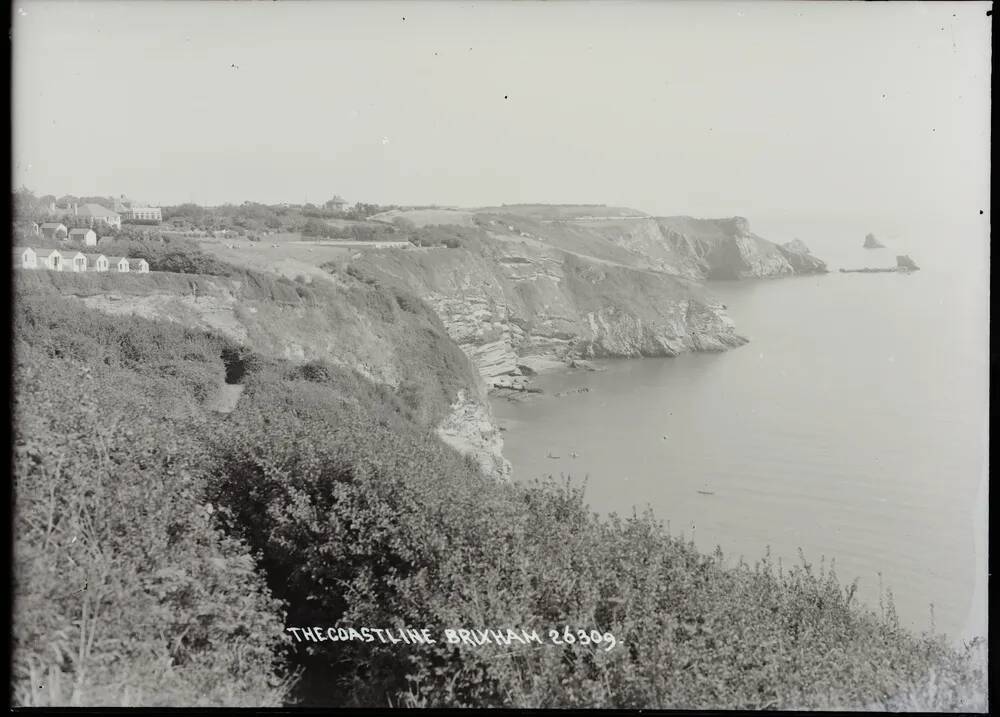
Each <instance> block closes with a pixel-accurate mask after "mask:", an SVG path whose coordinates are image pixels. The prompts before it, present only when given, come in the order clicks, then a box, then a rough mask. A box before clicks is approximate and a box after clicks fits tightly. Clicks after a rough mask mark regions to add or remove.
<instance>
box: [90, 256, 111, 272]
mask: <svg viewBox="0 0 1000 717" xmlns="http://www.w3.org/2000/svg"><path fill="white" fill-rule="evenodd" d="M85 256H86V257H87V271H107V270H108V257H106V256H104V254H85Z"/></svg>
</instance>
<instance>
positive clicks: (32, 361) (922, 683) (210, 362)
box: [14, 284, 985, 710]
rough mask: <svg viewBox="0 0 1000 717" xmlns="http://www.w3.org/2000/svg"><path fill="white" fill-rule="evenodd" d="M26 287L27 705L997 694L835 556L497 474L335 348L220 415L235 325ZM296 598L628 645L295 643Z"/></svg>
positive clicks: (333, 613) (22, 684)
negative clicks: (118, 309) (900, 618)
mask: <svg viewBox="0 0 1000 717" xmlns="http://www.w3.org/2000/svg"><path fill="white" fill-rule="evenodd" d="M368 286H370V287H371V288H372V291H373V292H375V291H383V290H381V289H378V287H375V286H374V285H368ZM248 290H249V289H248ZM253 291H262V292H263V291H264V288H261V287H258V288H256V289H253ZM19 292H20V293H19V297H18V303H17V306H16V319H17V324H16V332H17V333H16V335H17V338H18V351H17V358H18V365H17V368H16V373H15V381H16V383H15V387H16V395H17V396H18V399H19V400H18V401H17V404H16V406H15V412H16V418H17V421H16V426H17V436H16V450H15V471H14V476H15V494H16V498H17V507H18V509H17V511H16V513H15V515H16V520H17V525H16V528H15V550H16V552H15V579H16V585H15V592H16V595H17V597H18V606H19V607H18V608H17V611H16V613H15V625H14V647H15V653H14V658H15V662H14V686H15V697H16V699H17V701H18V702H19V703H21V704H33V703H39V702H49V703H59V704H67V703H71V702H76V703H79V704H124V703H134V704H195V703H201V704H274V703H275V702H278V701H280V700H282V699H285V698H286V696H287V695H288V691H287V685H284V686H283V683H282V680H283V679H284V678H285V677H286V676H287V675H288V674H289V672H290V670H291V669H292V668H293V667H295V666H296V665H298V666H303V667H306V668H308V672H307V675H306V679H305V680H303V682H302V683H301V684H300V687H299V689H298V691H297V692H296V693H295V694H297V695H298V696H300V697H303V698H307V699H308V698H309V697H313V698H317V696H319V698H321V699H322V701H324V702H326V703H330V702H331V701H332V702H335V703H337V704H344V705H352V704H355V705H372V706H384V705H386V704H390V703H391V704H412V705H430V704H434V705H508V706H568V705H581V706H622V707H654V706H662V707H669V706H672V707H688V708H692V707H701V708H712V707H747V708H760V707H775V708H782V707H784V708H788V707H799V708H808V707H841V706H850V707H871V706H874V707H881V708H903V709H914V708H924V709H944V710H948V709H963V708H964V709H970V708H976V707H979V706H982V705H983V703H982V702H981V701H980V702H976V701H975V700H977V699H978V700H981V699H982V695H983V694H984V689H985V683H984V680H985V677H984V675H983V674H982V673H981V672H977V671H976V670H975V669H974V667H973V666H972V665H971V664H970V662H969V656H968V655H964V654H960V653H957V652H954V651H952V650H950V649H948V648H947V647H946V646H945V645H944V644H943V642H941V641H939V640H937V639H934V638H931V637H928V636H915V635H912V634H909V633H907V632H906V631H905V630H902V629H900V628H899V627H898V625H897V624H896V622H895V619H894V616H893V614H892V611H891V606H890V608H889V609H888V610H887V611H884V612H883V613H882V614H878V615H876V614H873V613H871V612H868V611H866V610H864V609H863V608H861V607H859V606H858V605H856V604H854V603H853V601H852V597H853V590H851V589H850V588H847V589H844V588H842V587H841V586H840V585H839V584H838V583H837V582H836V579H835V578H834V576H832V575H830V574H828V573H827V572H825V571H817V570H815V569H814V568H813V567H812V566H809V565H808V564H803V565H802V566H799V567H797V568H795V569H793V570H791V571H783V572H778V571H776V570H775V569H774V567H773V566H771V565H769V564H768V563H767V562H766V561H764V562H762V563H759V564H758V565H756V566H748V565H743V566H741V567H739V568H736V569H725V568H723V567H722V564H721V563H722V561H721V560H720V558H719V556H706V555H701V554H699V553H697V552H696V551H695V550H694V548H693V547H692V546H691V545H690V544H689V543H687V542H685V541H683V540H680V539H678V538H674V537H671V536H670V535H668V534H667V533H666V532H665V531H664V529H663V527H662V526H661V525H660V524H658V523H657V521H656V520H655V519H653V518H652V517H651V516H632V517H628V518H617V517H612V518H610V519H604V518H599V517H597V516H596V515H594V514H593V513H591V512H590V511H589V510H588V509H587V507H586V506H585V504H584V503H583V500H582V496H581V495H580V493H579V492H578V491H576V490H574V489H572V488H567V487H566V486H563V485H559V484H555V483H545V484H540V485H533V486H520V485H506V484H496V483H484V482H483V481H482V480H481V479H480V478H479V477H478V476H477V475H476V473H475V472H474V469H473V468H472V466H470V464H469V463H468V462H467V461H465V460H464V459H462V458H461V457H459V456H458V454H456V453H455V452H454V451H451V450H450V449H448V448H446V447H445V446H444V445H443V444H441V443H440V442H439V441H437V440H436V439H435V438H434V437H433V435H431V434H430V432H429V431H428V430H427V429H426V428H425V427H423V426H422V424H421V423H419V422H417V421H415V420H414V419H413V416H414V410H413V406H408V405H407V402H406V397H404V396H399V395H397V394H395V393H393V392H391V391H387V390H386V389H385V388H384V387H379V386H376V385H373V384H371V383H369V382H368V381H366V380H364V379H363V378H361V377H359V376H358V375H357V374H355V373H353V372H352V371H349V370H346V369H343V368H338V367H335V366H328V365H322V364H319V363H311V364H307V365H298V366H296V365H291V364H287V363H285V362H282V361H276V360H269V359H254V360H250V359H252V358H253V357H252V356H247V359H248V360H247V366H248V368H249V369H250V373H249V374H248V376H247V378H246V384H247V388H246V391H245V393H244V398H243V399H242V400H241V402H240V404H239V406H238V407H237V409H236V410H235V411H234V412H233V413H232V414H230V415H229V417H228V418H226V419H215V420H212V419H211V417H210V416H208V415H206V414H205V412H204V407H203V404H202V401H203V400H204V399H203V392H202V391H200V390H199V386H205V385H209V384H211V383H212V382H214V381H217V380H218V378H219V375H220V372H221V365H220V364H219V362H218V360H217V358H216V357H217V356H218V355H219V353H218V352H219V351H220V350H221V349H222V348H225V347H226V342H225V341H223V340H222V339H219V338H216V337H213V336H210V335H206V334H202V333H200V332H195V331H190V330H185V329H184V328H183V327H179V326H177V325H174V324H167V323H163V322H150V321H146V320H143V319H138V318H132V319H128V320H123V319H121V318H118V319H115V318H111V317H107V316H104V315H102V314H98V313H96V312H93V311H90V310H87V309H85V308H83V307H81V306H79V305H76V304H75V303H73V302H72V300H70V299H64V298H60V297H57V296H55V295H53V294H51V293H41V292H40V291H39V287H38V286H26V285H24V284H20V285H19ZM365 296H368V297H369V298H371V297H373V295H372V294H366V295H365ZM396 298H398V297H395V296H394V295H393V294H392V293H383V294H382V296H381V297H380V298H371V300H373V301H382V302H384V303H383V305H384V306H389V305H391V303H392V302H393V301H395V300H396ZM251 556H252V557H251ZM84 585H86V586H87V589H86V590H82V589H81V587H78V586H84ZM276 600H278V601H280V602H276ZM285 612H287V618H285V616H284V614H283V613H285ZM282 624H289V625H303V624H305V625H309V624H322V625H331V624H340V625H354V626H362V625H372V626H392V625H402V624H406V625H410V626H420V627H423V626H427V627H430V628H431V629H432V630H433V631H434V632H440V630H441V629H443V628H445V627H516V628H522V627H523V628H529V629H530V628H537V629H538V630H539V631H540V632H542V633H543V634H545V631H547V630H548V629H551V628H559V629H562V626H564V625H569V626H573V627H582V628H587V629H591V628H598V629H601V630H605V631H610V632H612V633H613V634H614V635H615V636H616V638H617V639H618V641H619V643H620V644H619V647H617V648H616V649H615V650H612V651H610V652H604V651H597V650H594V649H593V648H592V647H589V646H584V645H581V644H579V643H577V644H574V645H568V646H562V647H557V646H554V645H545V646H531V647H529V648H527V649H523V650H518V649H503V650H498V649H497V648H495V647H489V646H487V647H482V648H472V647H468V646H463V647H458V648H455V647H452V646H448V645H444V644H438V645H433V646H426V647H421V648H411V649H408V650H402V649H400V648H398V647H393V646H386V645H382V644H380V643H378V642H376V643H349V644H345V645H339V646H338V648H337V649H336V650H333V649H330V646H329V645H320V646H318V648H317V649H314V650H307V649H305V646H298V648H297V649H295V650H293V651H291V652H289V651H288V647H289V646H288V645H287V642H286V641H283V640H282V639H281V634H282V632H281V628H282ZM40 675H47V676H48V679H47V680H43V682H44V683H45V684H46V685H48V687H47V689H46V690H42V691H37V690H36V689H35V685H36V682H37V681H38V680H39V676H40ZM970 700H971V701H970Z"/></svg>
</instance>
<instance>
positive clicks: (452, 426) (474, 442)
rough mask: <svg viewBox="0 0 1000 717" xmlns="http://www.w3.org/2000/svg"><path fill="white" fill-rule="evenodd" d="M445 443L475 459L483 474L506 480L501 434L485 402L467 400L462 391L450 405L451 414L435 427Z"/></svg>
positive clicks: (506, 471)
mask: <svg viewBox="0 0 1000 717" xmlns="http://www.w3.org/2000/svg"><path fill="white" fill-rule="evenodd" d="M437 433H438V435H439V436H440V437H441V440H443V441H444V442H445V443H447V444H448V445H449V446H451V447H452V448H454V449H455V450H457V451H458V452H459V453H463V454H466V455H469V456H472V458H473V459H474V460H475V461H476V463H477V464H478V466H479V470H480V472H482V473H483V474H484V475H486V476H489V477H492V478H496V479H497V480H507V479H509V478H510V473H511V466H510V462H509V461H508V460H507V459H506V458H504V457H503V453H502V451H503V436H502V435H501V433H500V429H499V428H498V427H497V424H496V421H495V419H494V418H493V414H492V411H491V410H490V407H489V404H487V403H484V402H481V401H476V400H470V399H469V398H468V397H467V396H466V395H465V392H464V391H459V393H458V398H457V399H456V400H455V402H454V403H453V404H452V406H451V413H450V414H449V415H448V417H447V418H446V419H445V420H444V422H443V423H442V424H441V425H440V426H439V427H438V429H437Z"/></svg>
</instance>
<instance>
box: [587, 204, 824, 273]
mask: <svg viewBox="0 0 1000 717" xmlns="http://www.w3.org/2000/svg"><path fill="white" fill-rule="evenodd" d="M590 229H591V230H592V231H595V232H600V233H602V234H603V235H604V236H605V237H606V238H607V239H608V240H609V241H612V242H614V243H616V244H618V245H620V246H622V247H625V248H627V249H629V250H630V251H632V252H634V253H636V254H640V255H642V256H645V257H646V258H647V259H648V260H649V261H650V262H651V264H652V266H654V267H656V268H658V269H660V270H662V271H667V272H671V273H676V274H680V275H683V276H688V277H691V278H696V279H709V280H713V279H729V280H733V279H759V278H766V277H773V276H786V275H792V274H813V273H824V272H826V271H827V269H826V264H825V263H824V262H823V261H822V260H820V259H818V258H816V257H814V256H812V254H810V253H809V251H808V249H805V251H802V250H800V248H799V246H798V245H796V244H793V243H790V246H789V245H785V246H779V245H777V244H775V243H773V242H771V241H768V240H767V239H764V238H762V237H760V236H757V235H756V234H754V233H753V232H751V231H750V223H749V222H748V221H747V220H746V219H744V218H743V217H731V218H728V219H695V218H692V217H651V218H648V219H636V220H624V221H615V220H609V221H605V222H601V223H592V224H591V226H590ZM799 245H801V242H799ZM801 246H802V247H804V245H801Z"/></svg>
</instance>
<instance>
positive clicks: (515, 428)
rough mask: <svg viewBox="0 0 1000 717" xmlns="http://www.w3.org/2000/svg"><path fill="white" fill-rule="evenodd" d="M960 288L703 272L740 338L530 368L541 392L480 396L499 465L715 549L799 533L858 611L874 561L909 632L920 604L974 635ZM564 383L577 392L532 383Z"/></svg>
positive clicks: (973, 507)
mask: <svg viewBox="0 0 1000 717" xmlns="http://www.w3.org/2000/svg"><path fill="white" fill-rule="evenodd" d="M915 258H917V257H915ZM917 261H918V263H921V264H922V265H923V264H925V263H926V262H921V261H920V259H917ZM845 265H846V264H845ZM973 288H974V287H969V286H968V285H964V284H961V283H960V282H955V281H954V280H953V277H951V276H949V275H947V274H946V273H944V272H935V271H934V270H933V268H931V269H930V270H926V269H925V270H924V271H922V272H920V273H917V274H914V275H911V276H897V275H893V274H839V273H836V272H835V273H832V274H829V275H826V276H818V277H799V278H793V279H785V280H780V281H763V282H749V283H732V284H730V283H725V284H713V285H711V289H712V291H713V293H714V294H716V296H718V297H719V298H720V299H721V300H722V301H724V302H725V303H726V304H727V305H728V307H729V311H730V313H731V314H732V316H733V318H734V320H735V321H736V325H737V327H738V328H739V330H740V331H741V333H744V334H745V335H747V336H748V337H749V338H750V339H751V343H749V344H747V345H746V346H744V347H741V348H739V349H735V350H732V351H729V352H726V353H723V354H700V355H684V356H680V357H678V358H676V359H641V360H633V361H606V362H600V363H601V366H602V367H603V368H605V370H604V371H601V372H596V373H591V372H584V371H574V372H570V373H565V374H560V375H549V376H544V377H541V378H540V379H538V384H537V385H539V386H541V387H542V388H543V389H544V390H545V391H546V395H545V396H543V397H540V398H538V399H535V400H529V401H526V402H524V403H511V402H508V401H506V400H502V399H501V400H496V401H494V410H495V411H496V413H497V416H498V418H499V419H500V420H501V422H502V424H503V425H505V426H506V427H507V432H506V434H505V454H506V455H507V457H508V458H509V459H510V460H511V462H512V464H513V466H514V472H515V479H518V480H523V479H530V478H532V477H535V476H541V475H546V474H552V475H559V474H567V475H572V476H574V477H578V478H580V479H583V478H584V477H586V478H587V500H588V502H589V503H590V505H591V507H592V508H593V509H594V510H598V511H601V512H611V511H616V512H620V513H623V512H631V510H632V508H633V506H639V507H640V508H641V507H642V506H644V505H646V504H649V505H651V506H652V507H653V508H654V510H655V511H656V513H657V515H658V516H659V517H661V518H662V519H664V520H665V521H666V520H668V521H670V525H671V530H672V532H674V533H681V532H683V533H684V534H685V535H691V534H693V535H694V539H695V542H696V543H697V544H698V545H699V546H700V547H701V548H702V549H705V550H711V549H713V548H714V547H715V546H716V545H720V546H721V547H722V549H723V551H724V552H725V553H726V554H727V555H728V556H729V557H730V558H731V559H733V560H734V561H735V560H736V559H737V558H738V557H739V556H740V555H743V556H744V557H746V559H748V560H751V561H752V560H754V559H756V558H758V557H760V556H761V555H762V554H763V552H764V551H765V549H766V547H767V546H770V548H771V551H772V554H773V555H775V556H777V557H781V558H782V559H783V560H784V561H785V562H786V564H787V563H788V562H789V561H794V560H796V559H797V558H796V556H797V548H799V547H801V548H802V549H803V551H804V552H805V556H806V558H807V559H809V560H810V561H811V562H815V563H817V564H818V563H819V561H820V558H821V556H825V557H826V559H827V561H828V562H829V560H830V559H835V561H836V570H837V574H838V575H839V576H840V578H841V580H842V582H848V581H850V580H851V579H853V578H855V577H858V578H859V579H860V582H859V596H860V597H861V598H862V599H863V600H865V601H867V602H868V604H869V605H871V606H872V607H875V606H877V604H878V594H879V577H878V576H879V573H880V572H881V574H882V576H883V582H884V584H885V585H886V586H887V587H889V588H891V589H892V591H893V593H894V599H895V602H896V606H897V609H898V612H899V615H900V619H901V620H902V621H904V622H905V623H907V624H909V625H911V626H913V627H915V628H917V629H923V628H926V627H928V626H929V622H930V608H929V604H930V603H933V604H934V606H935V607H934V613H935V621H936V626H937V629H938V630H939V631H944V632H946V633H947V634H949V635H951V636H953V637H958V636H962V635H968V634H970V633H979V634H984V633H985V592H984V584H980V585H979V586H977V580H976V575H977V574H978V575H980V576H981V578H982V579H985V563H984V562H983V561H984V560H985V548H986V545H985V523H984V522H983V520H984V511H985V506H984V501H985V491H986V488H985V483H984V482H983V481H982V480H981V478H983V477H984V476H985V469H986V465H987V463H986V455H987V446H986V432H985V431H986V428H985V425H986V424H985V420H986V415H987V400H986V392H987V385H988V379H987V376H988V374H987V363H986V356H987V353H986V341H985V332H984V327H985V323H984V322H985V309H984V308H982V307H981V306H980V304H979V303H977V301H976V299H977V298H978V297H977V296H976V295H975V294H974V293H971V292H972V289H973ZM578 386H588V387H589V388H590V391H589V392H586V393H570V394H567V395H565V396H562V397H558V398H557V397H554V396H552V394H553V393H555V392H559V391H564V390H566V389H568V388H573V387H578ZM574 453H575V454H576V457H573V454H574ZM550 455H551V456H558V458H550V457H548V456H550ZM977 531H978V532H977ZM974 594H975V595H974ZM974 603H975V604H974Z"/></svg>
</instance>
